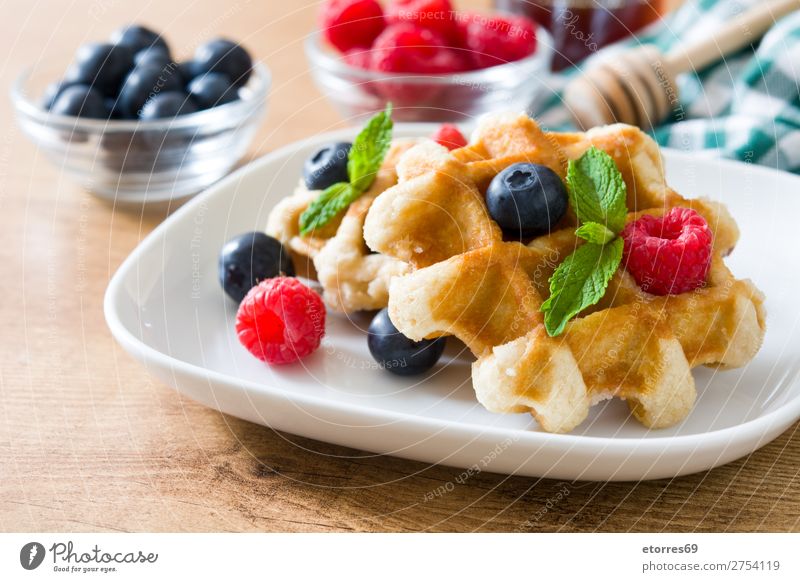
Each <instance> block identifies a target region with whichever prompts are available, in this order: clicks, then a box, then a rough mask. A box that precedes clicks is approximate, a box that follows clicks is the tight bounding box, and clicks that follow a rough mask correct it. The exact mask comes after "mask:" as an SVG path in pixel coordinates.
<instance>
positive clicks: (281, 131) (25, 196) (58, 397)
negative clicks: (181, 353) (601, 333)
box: [0, 0, 800, 531]
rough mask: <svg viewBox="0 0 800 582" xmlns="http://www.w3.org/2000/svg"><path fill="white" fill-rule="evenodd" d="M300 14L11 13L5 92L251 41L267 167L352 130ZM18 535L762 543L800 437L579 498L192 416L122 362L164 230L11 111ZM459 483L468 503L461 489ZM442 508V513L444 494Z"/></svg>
mask: <svg viewBox="0 0 800 582" xmlns="http://www.w3.org/2000/svg"><path fill="white" fill-rule="evenodd" d="M301 4H303V3H302V2H299V1H292V2H289V1H283V2H280V1H278V0H261V1H259V2H255V1H250V0H231V1H225V0H217V1H214V0H194V1H181V2H177V1H176V2H163V1H156V0H140V1H138V2H127V1H122V0H91V1H83V2H79V1H73V0H10V1H9V0H0V6H1V7H2V8H3V10H2V12H3V14H4V15H5V16H4V18H3V19H1V20H0V39H2V40H0V43H2V44H0V49H2V50H0V63H2V64H0V71H1V72H2V75H1V76H2V79H3V85H4V89H3V91H6V90H7V88H8V85H9V83H10V82H11V80H12V79H14V78H15V77H16V75H17V74H18V73H19V72H20V71H21V69H22V68H23V67H24V66H27V65H30V64H31V63H39V64H41V63H44V62H46V61H49V60H53V59H58V60H59V61H63V60H64V59H66V58H67V57H66V56H65V55H67V54H69V53H71V52H72V51H73V49H74V48H75V47H77V45H79V44H81V43H83V42H86V41H89V40H97V39H103V38H105V37H106V36H107V35H108V33H109V32H110V31H111V30H113V29H114V28H116V27H117V26H119V25H120V24H122V23H125V22H130V21H140V20H141V21H144V22H147V23H151V24H152V25H153V26H157V27H159V28H162V29H164V30H166V33H167V36H168V38H169V40H170V41H171V43H172V44H173V46H174V47H176V52H177V53H178V54H179V55H184V54H187V53H190V52H191V50H192V48H193V47H194V46H195V45H196V44H197V43H198V41H201V40H203V39H205V38H207V37H209V36H212V35H217V34H224V35H229V36H231V37H234V38H237V39H240V40H241V41H242V42H243V43H244V44H245V45H246V46H248V47H249V48H250V49H251V50H252V51H253V52H254V53H255V54H256V55H257V57H258V58H260V59H263V60H265V61H266V62H268V63H269V65H270V67H271V68H272V70H273V72H274V76H275V84H274V89H273V92H272V101H271V105H270V112H269V116H268V119H267V120H266V122H265V124H264V126H263V127H262V129H261V131H260V133H259V136H258V139H257V140H256V142H255V145H254V146H253V148H252V156H258V155H261V154H263V153H265V152H268V151H270V150H272V149H274V148H276V147H278V146H281V145H283V144H286V143H288V142H291V141H293V140H295V139H298V138H302V137H305V136H308V135H309V134H312V133H314V132H319V131H323V130H326V129H329V128H331V127H333V126H335V125H337V124H340V121H339V120H338V117H337V115H336V114H335V113H334V111H333V110H332V109H331V108H330V107H329V106H328V104H327V103H326V102H325V101H324V100H323V99H322V97H321V96H320V94H319V93H318V92H317V91H316V89H315V88H314V87H313V86H312V83H311V80H310V78H309V74H308V71H307V68H306V65H305V59H304V56H303V54H302V49H301V39H302V37H303V35H304V34H305V33H307V31H310V30H311V29H312V26H313V23H314V7H313V6H312V5H311V4H310V3H309V5H307V6H301ZM0 127H2V136H1V137H0V240H2V246H1V247H0V265H1V266H2V267H1V268H2V270H1V271H0V273H2V277H0V296H1V297H3V301H2V303H0V313H2V320H1V321H2V325H1V326H0V530H2V531H37V530H45V531H99V530H103V531H105V530H110V531H118V530H121V531H274V530H277V531H286V530H289V531H337V530H348V531H349V530H355V531H364V530H366V531H383V530H389V531H398V530H399V531H418V530H428V531H474V530H479V531H598V530H599V531H673V530H674V531H685V530H689V531H695V530H697V531H709V530H710V531H718V530H726V531H751V530H757V531H763V530H770V531H772V530H780V531H786V530H798V529H800V498H799V496H798V493H800V477H798V467H800V435H798V427H800V425H795V426H793V427H792V428H791V429H790V430H789V431H787V432H786V433H785V434H784V435H783V436H781V437H780V438H778V439H777V440H776V441H774V442H773V443H771V444H769V445H768V446H766V447H764V448H763V449H761V450H760V451H758V452H756V453H755V454H753V455H752V456H750V457H748V458H746V459H742V460H740V461H737V462H735V463H731V464H729V465H727V466H725V467H722V468H719V469H716V470H713V471H710V472H707V473H702V474H698V475H693V476H690V477H684V478H680V479H674V480H661V481H652V482H644V483H638V484H636V483H630V484H628V483H626V484H598V483H574V484H573V483H560V482H555V481H548V480H537V479H528V478H521V477H512V478H509V477H506V476H501V475H494V474H488V473H483V474H478V475H475V476H473V477H471V478H470V479H469V480H467V481H466V482H465V483H464V484H458V483H456V481H455V480H456V478H457V477H458V476H459V474H460V473H461V472H460V471H459V470H457V469H453V468H448V467H442V466H427V465H424V464H421V463H416V462H411V461H404V460H399V459H395V458H389V457H380V456H374V455H368V454H366V453H361V452H359V451H355V450H348V449H344V448H342V447H337V446H332V445H329V444H325V443H320V442H315V441H311V440H308V439H304V438H299V437H295V436H292V435H289V434H279V433H276V432H274V431H272V430H270V429H268V428H264V427H261V426H257V425H254V424H250V423H248V422H243V421H240V420H238V419H236V418H232V417H229V416H226V415H224V414H220V413H219V412H216V411H214V410H210V409H208V408H204V407H202V406H200V405H198V404H196V403H194V402H191V401H189V400H187V399H185V398H183V397H181V396H180V395H179V394H177V393H176V392H174V391H173V390H171V389H169V388H167V387H166V386H164V385H162V384H161V383H159V382H158V381H156V380H153V379H151V378H149V377H148V376H147V375H146V374H145V373H144V370H143V369H142V367H140V366H139V364H137V363H136V362H135V361H133V359H131V358H130V357H128V355H127V354H126V353H125V352H123V351H122V350H121V349H120V347H119V346H117V345H116V343H115V342H114V340H113V339H112V338H111V335H110V333H109V331H108V329H107V327H106V324H105V321H104V319H103V313H102V299H103V292H104V290H105V287H106V284H107V282H108V280H109V278H110V277H111V275H112V274H113V273H114V271H115V269H116V268H117V266H118V265H119V264H120V263H121V261H122V260H123V259H124V258H125V257H126V256H127V255H128V253H130V252H131V250H132V249H133V248H134V247H135V246H136V244H137V243H138V242H139V241H140V240H142V238H143V237H145V236H146V235H147V233H148V232H150V230H151V229H152V228H153V227H155V226H156V225H157V224H158V223H159V222H160V221H161V220H162V219H163V218H164V216H165V210H164V209H157V210H151V211H147V212H141V211H137V210H135V209H134V210H126V211H121V210H120V209H115V208H114V207H113V206H111V205H109V204H107V203H104V202H101V201H99V200H97V199H95V198H93V197H91V196H90V195H88V194H86V193H85V192H83V191H81V190H80V189H79V188H78V187H76V186H74V185H73V184H72V183H71V182H70V181H69V180H68V179H66V178H63V177H62V176H61V175H60V173H59V171H58V170H57V169H56V168H54V167H53V166H51V165H50V163H49V162H47V161H46V160H45V159H44V158H43V156H42V155H41V154H40V153H39V152H37V150H36V148H35V147H34V146H33V145H31V144H30V143H29V142H28V141H27V140H26V139H25V138H24V136H23V135H22V134H21V132H20V130H19V129H18V128H17V127H16V125H15V123H14V120H13V118H12V112H11V108H10V106H9V102H8V99H6V98H3V99H2V101H0ZM448 483H453V484H454V486H448V485H447V484H448ZM440 487H442V488H447V489H448V490H449V491H448V492H446V493H445V494H444V495H441V496H433V499H430V500H426V497H428V498H430V497H431V495H426V494H429V493H431V492H434V491H436V490H437V489H438V488H440Z"/></svg>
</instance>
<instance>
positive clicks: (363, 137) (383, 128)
mask: <svg viewBox="0 0 800 582" xmlns="http://www.w3.org/2000/svg"><path fill="white" fill-rule="evenodd" d="M393 125H394V124H393V123H392V104H391V103H389V104H387V105H386V110H385V111H382V112H380V113H378V114H377V115H376V116H374V117H373V118H372V119H370V120H369V121H368V122H367V125H366V126H365V127H364V129H362V130H361V133H359V134H358V135H357V136H356V139H355V140H354V141H353V147H352V148H351V149H350V155H349V156H348V159H347V175H348V177H349V178H350V183H351V184H352V185H353V187H354V188H355V189H356V190H358V191H359V192H364V191H366V190H367V189H368V188H369V187H370V186H372V183H373V182H374V181H375V175H376V174H377V173H378V170H379V169H380V167H381V164H383V158H384V157H386V152H388V151H389V146H390V145H391V143H392V127H393Z"/></svg>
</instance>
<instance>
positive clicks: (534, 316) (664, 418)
mask: <svg viewBox="0 0 800 582" xmlns="http://www.w3.org/2000/svg"><path fill="white" fill-rule="evenodd" d="M592 145H594V146H596V147H598V148H599V149H601V150H604V151H605V152H607V153H608V154H609V155H611V157H612V158H613V159H614V161H615V162H616V164H617V166H618V168H619V169H620V171H621V173H622V175H623V177H624V180H625V183H626V186H627V194H628V200H627V204H628V208H629V209H630V210H631V211H632V212H631V213H630V214H629V216H628V220H629V221H630V220H634V219H636V218H637V217H638V216H640V215H642V214H650V215H656V216H658V215H661V214H663V213H664V212H665V211H667V210H668V209H670V208H673V207H676V206H683V207H690V208H693V209H695V210H696V211H697V212H698V213H700V214H701V215H702V216H703V217H705V219H706V220H707V221H708V224H709V226H710V227H711V229H712V231H713V233H714V242H713V252H712V265H711V269H710V274H709V277H708V280H707V284H706V285H705V286H704V287H702V288H700V289H697V290H695V291H692V292H688V293H684V294H681V295H675V296H665V297H656V296H653V295H649V294H647V293H645V292H644V291H642V290H641V289H640V288H639V286H638V285H637V284H636V282H635V281H634V280H633V278H632V277H631V276H630V274H629V273H627V272H626V271H625V270H624V268H621V269H619V270H618V272H617V273H616V274H615V275H614V277H613V279H612V281H611V283H610V284H609V288H608V291H607V293H606V294H605V296H604V298H603V299H602V300H601V302H600V303H599V304H597V305H595V306H593V307H591V308H588V309H587V310H585V311H584V312H582V313H581V314H579V316H578V317H577V318H575V319H573V320H572V321H571V322H570V323H569V324H568V325H567V328H566V330H565V332H564V333H563V334H562V335H560V336H558V337H550V336H549V335H548V334H547V333H546V331H545V328H544V325H543V316H542V313H541V312H540V306H541V304H542V302H543V301H544V300H546V299H547V297H548V295H549V286H548V280H549V278H550V276H551V275H552V273H553V271H554V270H555V268H556V267H557V266H558V265H559V264H560V262H561V261H562V260H563V259H564V258H566V256H567V255H569V254H570V253H571V252H572V251H573V250H574V249H575V248H576V246H577V245H579V244H581V241H580V240H579V239H578V238H577V237H576V236H575V235H574V230H575V224H576V220H575V216H574V213H573V212H572V211H571V210H570V211H568V212H567V215H566V216H565V217H564V218H563V219H562V221H561V222H560V223H559V224H558V225H557V228H556V229H555V230H554V231H553V232H551V234H549V235H546V236H542V237H539V238H536V239H534V240H532V241H529V242H528V243H527V244H522V243H519V242H509V241H504V240H503V237H502V233H501V231H500V229H499V227H498V226H497V224H496V223H495V222H494V221H493V220H492V219H491V217H490V216H489V214H488V211H487V209H486V205H485V202H484V194H483V192H485V190H486V187H487V186H488V183H489V182H490V181H491V180H492V178H493V177H494V176H495V175H496V174H497V173H498V172H500V171H501V170H502V169H504V168H506V167H508V166H509V165H511V164H513V163H516V162H520V161H529V162H535V163H539V164H545V165H547V166H549V167H550V168H551V169H552V170H554V171H555V172H556V173H558V174H559V175H560V176H561V177H562V178H563V177H564V176H565V174H566V167H567V161H568V160H570V159H576V158H578V157H580V156H581V154H583V153H584V152H585V151H586V150H587V149H588V148H589V147H591V146H592ZM397 175H398V183H397V185H395V186H393V187H391V188H389V189H387V190H385V191H384V192H383V193H382V194H380V195H379V196H378V197H377V198H376V199H375V200H374V201H373V202H372V204H371V207H370V208H369V212H368V214H367V216H366V220H365V226H364V235H365V238H366V241H367V244H368V245H369V247H370V248H372V249H373V250H375V251H377V252H379V253H382V254H384V255H387V256H389V257H393V258H394V259H397V260H399V261H402V262H403V263H406V264H408V265H410V266H411V268H412V269H413V270H411V271H409V272H408V273H405V274H401V275H398V276H396V277H395V278H393V280H392V281H391V284H390V287H389V313H390V317H391V319H392V321H393V322H394V324H395V325H396V326H397V327H398V329H399V330H400V331H401V332H402V333H403V334H404V335H406V336H408V337H409V338H411V339H413V340H421V339H425V338H433V337H439V336H443V335H454V336H456V337H458V338H459V339H460V340H462V341H463V342H464V343H465V344H466V345H467V346H468V348H469V349H470V350H471V351H472V353H473V354H474V355H475V356H476V358H477V359H476V361H475V363H474V364H473V369H472V377H473V384H474V388H475V392H476V395H477V397H478V400H479V401H480V402H481V403H482V404H483V405H484V406H485V407H486V408H487V409H488V410H490V411H493V412H502V413H510V412H531V413H532V414H533V415H534V416H535V418H536V419H537V420H538V421H539V423H540V425H541V426H542V427H543V428H544V429H545V430H547V431H551V432H567V431H570V430H572V429H573V428H575V427H576V426H577V425H578V424H580V423H581V422H582V421H583V420H584V419H585V418H586V416H587V414H588V410H589V407H590V406H591V405H592V404H594V403H596V402H598V401H600V400H604V399H607V398H611V397H619V398H624V399H625V400H627V401H628V403H629V405H630V408H631V410H632V413H633V415H634V416H635V418H637V419H638V420H639V421H640V422H642V423H643V424H644V425H646V426H648V427H651V428H660V427H667V426H670V425H673V424H675V423H677V422H679V421H680V420H682V419H683V418H685V417H686V415H687V414H688V413H689V411H690V410H691V407H692V405H693V403H694V400H695V384H694V379H693V377H692V374H691V369H692V368H693V367H695V366H699V365H714V366H726V367H737V366H742V365H744V364H746V363H747V362H748V361H749V360H750V359H751V358H752V357H753V356H754V355H755V354H756V352H757V351H758V349H759V347H760V345H761V341H762V339H763V335H764V329H765V314H764V308H763V297H762V295H761V293H760V292H759V291H758V289H756V287H755V286H754V285H753V284H752V283H751V282H750V281H747V280H737V279H735V278H734V277H733V275H732V274H731V273H730V271H729V270H728V269H727V267H726V266H725V264H724V262H723V257H724V256H726V255H727V254H728V253H729V252H730V251H731V250H732V249H733V247H734V245H735V244H736V241H737V239H738V235H739V233H738V229H737V227H736V224H735V222H734V221H733V219H732V218H731V216H730V215H729V214H728V212H727V210H726V209H725V208H724V207H723V206H722V205H720V204H715V203H712V202H710V201H707V200H687V199H684V198H683V197H681V196H680V195H679V194H678V193H677V192H675V191H673V190H672V189H670V188H669V187H668V186H667V184H666V181H665V177H664V172H663V166H662V161H661V157H660V152H659V150H658V146H657V145H656V144H655V142H654V141H653V140H652V139H650V138H649V137H648V136H646V135H645V134H644V133H642V132H641V131H639V130H638V129H636V128H634V127H631V126H625V125H612V126H607V127H601V128H596V129H593V130H591V131H589V132H586V133H545V132H543V131H542V130H541V129H540V128H539V127H538V126H537V125H536V123H535V122H534V121H533V120H531V119H530V118H529V117H527V116H525V115H510V114H504V115H498V116H492V117H489V118H487V119H486V120H484V121H483V122H482V123H481V124H480V125H479V126H478V128H477V129H476V131H475V133H474V134H473V136H472V140H471V143H470V144H469V145H468V146H467V147H465V148H462V149H460V150H456V151H454V152H448V151H447V150H446V149H445V148H443V147H441V146H439V145H437V144H435V143H433V142H424V143H421V144H419V145H416V146H415V147H413V148H411V149H410V150H408V151H407V152H406V153H405V154H404V155H403V156H402V157H401V158H400V159H399V161H398V163H397Z"/></svg>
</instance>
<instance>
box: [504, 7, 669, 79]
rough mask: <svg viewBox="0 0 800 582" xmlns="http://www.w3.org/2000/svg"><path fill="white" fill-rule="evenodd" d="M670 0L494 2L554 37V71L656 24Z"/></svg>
mask: <svg viewBox="0 0 800 582" xmlns="http://www.w3.org/2000/svg"><path fill="white" fill-rule="evenodd" d="M669 1H670V0H495V3H494V4H495V7H496V8H498V9H500V10H504V11H506V12H514V13H517V14H524V15H525V16H528V17H530V18H532V19H533V20H535V21H536V22H538V23H539V24H541V25H542V26H544V27H545V28H546V29H548V30H549V31H550V34H551V35H552V36H553V45H554V46H553V49H554V55H553V70H554V71H558V70H561V69H564V68H566V67H569V66H572V65H574V64H577V63H579V62H580V61H581V60H583V59H584V58H585V57H587V56H589V55H590V54H592V53H594V52H596V51H597V50H599V49H601V48H602V47H604V46H606V45H607V44H610V43H613V42H616V41H618V40H620V39H623V38H625V37H626V36H630V35H631V34H633V33H634V32H636V31H637V30H640V29H641V28H643V27H645V26H647V25H648V24H650V23H652V22H655V21H656V20H658V18H659V17H660V16H661V14H662V13H663V10H664V5H665V4H667V3H668V2H669Z"/></svg>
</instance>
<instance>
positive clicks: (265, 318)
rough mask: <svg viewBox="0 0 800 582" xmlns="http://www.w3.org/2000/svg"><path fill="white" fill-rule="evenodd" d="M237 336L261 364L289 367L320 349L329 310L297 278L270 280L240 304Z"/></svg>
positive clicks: (258, 286) (263, 282)
mask: <svg viewBox="0 0 800 582" xmlns="http://www.w3.org/2000/svg"><path fill="white" fill-rule="evenodd" d="M236 333H237V335H238V336H239V341H240V342H241V343H242V345H243V346H244V347H245V348H247V350H248V351H249V352H250V353H251V354H253V355H254V356H255V357H257V358H258V359H259V360H262V361H265V362H267V363H269V364H288V363H290V362H294V361H296V360H299V359H300V358H302V357H304V356H307V355H308V354H310V353H311V352H313V351H314V350H316V349H317V348H318V347H319V342H320V340H321V339H322V336H323V335H325V306H324V305H323V304H322V299H320V298H319V295H317V294H316V293H314V292H313V291H312V290H311V289H309V288H308V287H306V286H305V285H303V284H302V283H301V282H300V281H298V280H297V279H295V278H294V277H275V278H273V279H266V280H264V281H262V282H261V283H259V284H258V285H256V286H255V287H253V288H252V289H251V290H250V292H249V293H248V294H247V295H246V296H245V298H244V299H242V302H241V303H240V304H239V311H238V312H237V313H236Z"/></svg>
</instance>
